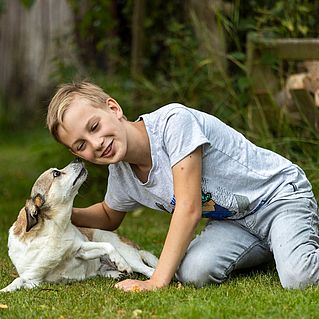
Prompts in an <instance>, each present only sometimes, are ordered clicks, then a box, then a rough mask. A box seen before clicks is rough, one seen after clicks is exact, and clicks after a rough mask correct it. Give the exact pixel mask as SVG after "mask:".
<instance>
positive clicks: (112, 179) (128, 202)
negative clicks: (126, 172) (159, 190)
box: [104, 165, 141, 212]
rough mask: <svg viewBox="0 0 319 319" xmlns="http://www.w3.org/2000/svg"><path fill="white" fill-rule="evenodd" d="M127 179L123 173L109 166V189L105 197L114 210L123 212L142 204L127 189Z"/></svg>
mask: <svg viewBox="0 0 319 319" xmlns="http://www.w3.org/2000/svg"><path fill="white" fill-rule="evenodd" d="M124 185H126V183H125V180H124V179H122V178H121V173H119V172H117V171H116V169H114V168H112V167H111V165H110V166H109V177H108V182H107V191H106V194H105V197H104V201H105V203H106V204H107V205H108V206H109V207H110V208H111V209H114V210H118V211H121V212H129V211H132V210H134V209H136V208H138V207H140V206H141V205H140V204H139V203H138V202H136V201H135V200H134V199H132V198H131V197H130V195H129V190H128V189H125V186H124Z"/></svg>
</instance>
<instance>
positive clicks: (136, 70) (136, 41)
mask: <svg viewBox="0 0 319 319" xmlns="http://www.w3.org/2000/svg"><path fill="white" fill-rule="evenodd" d="M144 13H145V1H144V0H135V1H134V2H133V21H132V55H131V74H132V77H138V76H139V75H141V74H142V73H143V49H144V15H145V14H144Z"/></svg>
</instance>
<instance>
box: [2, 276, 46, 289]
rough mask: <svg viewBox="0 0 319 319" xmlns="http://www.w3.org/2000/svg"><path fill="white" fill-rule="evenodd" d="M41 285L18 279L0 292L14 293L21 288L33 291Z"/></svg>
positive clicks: (33, 281) (36, 282) (32, 281)
mask: <svg viewBox="0 0 319 319" xmlns="http://www.w3.org/2000/svg"><path fill="white" fill-rule="evenodd" d="M39 284H40V282H38V281H35V280H27V279H23V278H21V277H18V278H16V279H15V280H13V281H12V283H11V284H9V285H8V286H7V287H5V288H3V289H1V290H0V292H12V291H15V290H19V289H21V288H26V289H32V288H35V287H37V286H38V285H39Z"/></svg>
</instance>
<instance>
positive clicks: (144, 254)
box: [139, 250, 158, 268]
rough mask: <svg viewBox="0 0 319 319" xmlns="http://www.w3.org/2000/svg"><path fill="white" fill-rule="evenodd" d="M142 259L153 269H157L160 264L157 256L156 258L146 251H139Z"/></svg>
mask: <svg viewBox="0 0 319 319" xmlns="http://www.w3.org/2000/svg"><path fill="white" fill-rule="evenodd" d="M139 253H140V256H141V258H142V259H143V261H144V262H145V263H146V264H147V265H149V266H150V267H152V268H155V267H156V265H157V263H158V259H157V257H156V256H154V255H153V254H151V253H150V252H148V251H146V250H140V251H139Z"/></svg>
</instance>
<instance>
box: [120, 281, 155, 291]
mask: <svg viewBox="0 0 319 319" xmlns="http://www.w3.org/2000/svg"><path fill="white" fill-rule="evenodd" d="M115 288H118V289H121V290H123V291H126V292H141V291H151V290H155V289H158V288H161V286H159V285H156V283H154V282H153V281H152V280H151V279H149V280H145V281H143V280H133V279H126V280H123V281H120V282H119V283H117V284H116V285H115Z"/></svg>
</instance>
